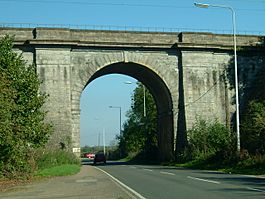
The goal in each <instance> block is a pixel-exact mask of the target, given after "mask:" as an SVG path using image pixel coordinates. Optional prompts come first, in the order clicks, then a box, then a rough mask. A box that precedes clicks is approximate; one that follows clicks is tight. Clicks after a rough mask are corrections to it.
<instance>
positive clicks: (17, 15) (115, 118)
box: [0, 0, 265, 146]
mask: <svg viewBox="0 0 265 199" xmlns="http://www.w3.org/2000/svg"><path fill="white" fill-rule="evenodd" d="M194 2H200V3H209V4H217V5H227V6H231V7H233V8H234V10H235V13H236V30H237V33H238V34H254V35H257V34H258V35H265V0H197V1H194V0H111V1H110V0H0V8H1V12H0V26H4V25H5V26H6V25H7V24H9V26H11V25H12V26H15V27H37V26H42V27H43V26H45V24H49V25H48V26H54V27H68V26H69V27H71V28H76V27H78V26H79V27H84V25H86V26H87V27H89V28H90V29H118V30H120V29H126V30H148V29H149V30H154V29H156V30H160V31H176V32H179V31H193V32H196V31H204V32H205V31H206V32H214V33H231V32H232V17H231V12H230V11H229V10H228V9H221V8H213V7H210V8H208V9H202V8H197V7H195V6H194ZM77 25H78V26H77ZM125 81H131V82H136V81H137V80H135V79H133V78H131V77H129V76H124V75H119V74H116V75H106V76H102V77H99V78H97V79H95V80H94V81H92V82H91V83H90V84H89V85H88V86H87V87H86V88H85V90H84V91H83V93H82V97H81V100H80V104H81V105H80V106H81V107H80V108H81V115H80V116H81V121H80V128H81V132H80V135H81V140H80V143H81V146H85V145H88V146H97V145H98V144H100V145H103V132H105V143H106V145H110V144H113V143H114V140H115V137H116V135H117V134H119V109H117V108H109V106H119V107H121V109H122V123H123V122H124V121H125V120H126V112H127V111H128V110H129V108H130V105H131V95H132V93H133V89H134V88H135V84H124V82H125Z"/></svg>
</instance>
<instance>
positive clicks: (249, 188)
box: [247, 187, 265, 192]
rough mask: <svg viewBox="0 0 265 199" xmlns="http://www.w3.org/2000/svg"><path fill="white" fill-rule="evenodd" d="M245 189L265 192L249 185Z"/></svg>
mask: <svg viewBox="0 0 265 199" xmlns="http://www.w3.org/2000/svg"><path fill="white" fill-rule="evenodd" d="M247 189H248V190H251V191H258V192H265V191H264V190H261V189H256V188H251V187H247Z"/></svg>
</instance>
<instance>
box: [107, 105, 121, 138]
mask: <svg viewBox="0 0 265 199" xmlns="http://www.w3.org/2000/svg"><path fill="white" fill-rule="evenodd" d="M109 108H118V109H120V136H121V107H120V106H109Z"/></svg>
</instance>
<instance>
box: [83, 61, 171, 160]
mask: <svg viewBox="0 0 265 199" xmlns="http://www.w3.org/2000/svg"><path fill="white" fill-rule="evenodd" d="M113 73H117V74H124V75H128V76H131V77H133V78H135V79H137V80H139V81H140V82H142V83H143V84H144V85H145V86H146V87H147V88H148V90H149V91H150V93H151V94H152V95H153V97H154V100H155V102H156V106H157V113H158V118H157V126H158V129H157V131H158V147H159V154H158V155H159V158H160V159H162V160H170V159H172V158H173V151H174V125H173V121H174V120H173V104H172V98H171V94H170V91H169V89H168V88H167V86H166V84H165V82H163V80H162V79H161V78H160V77H159V76H158V75H157V74H155V72H154V71H152V70H151V69H149V68H147V67H145V66H142V65H140V64H136V63H122V62H119V63H114V64H111V65H108V66H105V67H103V68H102V69H100V70H98V71H97V72H95V73H94V74H93V75H92V77H91V78H90V79H89V81H88V83H87V84H89V83H90V82H91V81H93V80H94V79H96V78H98V77H101V76H104V75H107V74H113Z"/></svg>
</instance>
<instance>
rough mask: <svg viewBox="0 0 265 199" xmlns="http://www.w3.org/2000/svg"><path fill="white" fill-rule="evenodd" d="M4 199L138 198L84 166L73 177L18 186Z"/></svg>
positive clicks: (108, 178)
mask: <svg viewBox="0 0 265 199" xmlns="http://www.w3.org/2000/svg"><path fill="white" fill-rule="evenodd" d="M0 198H1V199H65V198H66V199H129V198H134V197H133V196H132V195H130V193H129V192H128V191H127V190H126V189H124V188H123V187H122V186H120V185H119V184H117V183H116V182H115V181H113V180H112V179H111V178H110V177H109V176H108V175H106V174H105V173H103V172H101V171H100V170H97V169H96V168H95V167H93V166H91V165H83V166H82V167H81V171H80V172H79V173H78V174H76V175H72V176H63V177H55V178H50V179H45V180H41V181H38V182H33V183H31V184H27V185H21V186H16V187H14V188H12V189H11V190H8V191H7V192H2V193H0Z"/></svg>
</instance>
